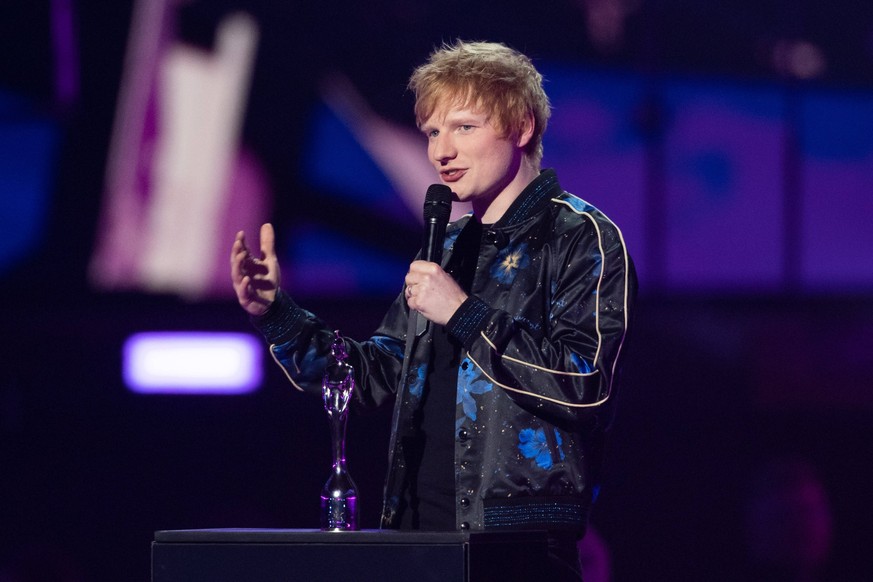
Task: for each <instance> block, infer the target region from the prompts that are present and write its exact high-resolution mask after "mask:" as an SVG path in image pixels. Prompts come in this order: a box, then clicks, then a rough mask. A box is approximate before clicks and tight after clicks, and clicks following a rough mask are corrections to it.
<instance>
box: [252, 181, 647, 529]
mask: <svg viewBox="0 0 873 582" xmlns="http://www.w3.org/2000/svg"><path fill="white" fill-rule="evenodd" d="M472 220H475V219H474V218H473V217H472V216H471V215H467V216H464V217H462V218H461V219H460V220H458V221H456V222H454V223H451V224H450V225H449V227H448V228H447V232H446V241H445V246H444V254H443V266H444V268H446V270H450V269H451V265H452V243H453V242H454V241H455V240H456V239H457V237H458V235H459V233H461V231H462V230H463V229H464V228H465V226H466V225H468V224H469V222H470V221H472ZM483 239H484V240H486V241H488V243H487V244H484V245H483V246H482V248H481V249H480V253H479V258H478V264H477V267H476V274H475V276H474V280H473V284H472V289H471V293H470V297H469V298H468V299H467V301H466V302H465V303H464V304H463V305H462V306H461V307H460V308H459V309H458V311H457V312H456V313H455V315H454V316H453V317H452V319H451V320H450V321H449V322H448V323H447V324H446V327H447V329H448V331H449V333H451V334H452V335H453V336H454V337H455V338H456V339H458V340H459V341H460V342H461V343H462V344H463V346H464V350H463V353H462V357H461V363H460V366H459V368H458V376H457V377H458V382H457V399H456V400H457V406H456V415H455V419H456V420H455V427H454V430H455V435H456V438H455V475H456V480H455V488H456V503H455V510H456V511H455V513H456V524H457V528H458V529H459V530H462V531H464V530H470V531H481V530H494V529H545V530H552V531H555V530H564V531H572V532H575V533H576V534H577V535H581V534H582V533H583V532H584V529H585V524H586V522H587V515H588V511H589V509H590V506H591V504H592V503H593V501H594V498H595V497H596V493H597V488H598V486H599V478H600V476H599V470H600V467H601V462H602V455H603V437H604V431H605V430H606V428H607V427H608V425H609V423H610V421H611V418H612V409H613V404H614V401H615V395H616V380H617V375H618V368H619V356H620V354H621V352H622V348H623V346H624V344H625V339H626V334H627V329H628V323H629V320H630V316H631V312H632V308H633V301H634V298H635V296H636V277H635V273H634V268H633V264H632V261H631V259H630V256H629V254H628V252H627V249H626V247H625V243H624V239H623V238H622V235H621V232H620V231H619V229H618V228H617V227H616V226H615V224H613V223H612V222H611V221H610V220H609V219H608V218H607V217H606V216H605V215H604V214H602V213H601V212H600V211H599V210H597V209H596V208H594V207H593V206H591V205H590V204H588V203H586V202H584V201H583V200H581V199H579V198H577V197H575V196H573V195H571V194H569V193H567V192H564V191H563V190H562V189H561V187H560V185H559V184H558V179H557V176H556V174H555V172H554V171H552V170H546V171H544V172H542V173H541V174H540V176H539V177H538V178H537V179H536V180H534V181H533V182H532V183H531V184H529V185H528V186H527V188H525V190H524V191H523V192H522V193H521V195H520V196H519V197H518V199H517V200H516V201H515V202H514V203H513V205H512V206H511V207H510V208H509V209H508V210H507V212H506V213H505V214H504V216H503V217H502V218H501V219H500V220H499V221H498V222H497V223H496V224H494V225H492V226H491V227H490V229H489V230H488V232H486V233H485V234H484V237H483ZM408 320H409V308H408V306H407V305H406V301H405V298H404V294H403V293H401V294H400V295H399V296H398V298H397V299H396V300H395V301H394V303H393V304H392V306H391V308H390V309H389V310H388V313H387V314H386V315H385V317H384V319H383V321H382V324H381V325H380V327H379V329H378V330H377V331H376V333H375V334H374V335H373V336H372V337H371V338H370V339H368V340H366V341H363V342H356V341H353V340H351V339H348V338H345V343H346V346H347V348H348V351H349V353H350V358H351V359H350V363H351V364H352V366H354V369H355V377H356V392H355V395H354V403H355V405H356V406H364V407H375V406H380V405H383V404H387V403H390V402H392V401H393V402H394V413H393V418H392V423H393V426H392V432H391V440H390V450H389V463H390V465H389V469H388V475H387V479H386V484H385V498H384V509H383V514H382V527H386V528H390V527H397V525H398V523H399V521H400V519H399V518H400V516H399V514H398V510H399V507H400V499H401V498H402V495H403V488H404V487H405V486H406V477H407V475H406V463H405V461H404V452H403V447H402V443H403V440H404V438H403V437H404V436H405V435H406V434H408V432H409V431H413V430H415V429H414V426H413V422H412V418H413V413H414V412H415V411H416V410H417V408H418V407H419V405H420V404H421V397H422V393H423V389H424V386H423V384H424V379H425V378H426V377H427V369H426V365H427V364H426V363H427V362H428V361H429V357H428V356H429V349H430V344H431V341H430V334H431V326H428V328H427V331H425V333H424V334H423V335H422V336H420V337H417V338H414V339H413V340H411V343H410V346H409V349H410V350H411V352H410V357H409V358H404V349H405V348H406V336H407V327H408ZM253 323H254V325H255V326H256V327H257V328H258V329H259V330H260V331H261V332H262V333H263V334H264V336H265V337H266V339H267V341H269V342H270V343H271V351H272V354H273V356H274V358H275V359H276V361H277V362H278V363H279V364H280V365H281V366H282V367H283V369H284V370H285V372H286V374H287V376H288V378H289V379H290V380H291V382H292V384H293V385H294V386H295V387H297V388H298V389H300V390H303V391H306V392H310V393H312V394H317V395H321V381H322V374H323V371H324V367H325V364H326V362H327V357H328V355H329V354H330V344H331V342H332V340H333V331H332V328H330V327H328V326H327V325H325V324H324V323H323V322H322V321H321V320H320V319H318V318H317V317H315V316H314V315H313V314H311V313H309V312H308V311H306V310H304V309H302V308H300V307H298V306H297V305H296V304H295V303H294V302H293V301H292V300H291V298H290V297H289V296H288V295H286V294H285V293H283V292H280V293H279V296H278V298H277V300H276V301H275V302H274V304H273V305H272V306H271V308H270V309H269V310H268V311H267V313H266V314H264V315H263V316H261V317H258V318H253ZM401 380H402V381H401Z"/></svg>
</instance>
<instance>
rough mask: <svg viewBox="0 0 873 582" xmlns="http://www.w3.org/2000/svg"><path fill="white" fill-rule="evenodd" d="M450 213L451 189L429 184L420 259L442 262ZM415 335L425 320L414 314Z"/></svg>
mask: <svg viewBox="0 0 873 582" xmlns="http://www.w3.org/2000/svg"><path fill="white" fill-rule="evenodd" d="M451 213H452V189H451V188H449V187H448V186H446V185H445V184H431V185H430V186H429V187H428V189H427V194H425V195H424V241H423V243H422V247H421V258H422V259H423V260H425V261H429V262H431V263H436V264H437V265H439V264H440V262H442V260H443V241H444V240H445V238H446V225H447V224H448V223H449V215H450V214H451ZM413 317H415V318H416V322H415V335H417V336H419V335H421V334H423V333H424V330H425V329H427V319H426V318H424V317H422V316H421V314H419V313H418V312H415V313H414V314H413Z"/></svg>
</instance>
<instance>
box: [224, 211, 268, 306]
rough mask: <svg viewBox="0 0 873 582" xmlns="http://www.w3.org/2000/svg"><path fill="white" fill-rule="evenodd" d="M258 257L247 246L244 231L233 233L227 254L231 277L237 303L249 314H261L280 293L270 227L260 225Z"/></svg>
mask: <svg viewBox="0 0 873 582" xmlns="http://www.w3.org/2000/svg"><path fill="white" fill-rule="evenodd" d="M259 254H260V257H255V256H254V255H252V254H251V253H250V252H249V249H248V247H246V235H245V232H243V231H239V232H238V233H236V240H234V241H233V247H232V248H231V251H230V276H231V279H232V280H233V289H234V291H236V298H237V299H238V300H239V304H240V305H241V306H242V308H243V309H245V310H246V311H247V312H248V313H249V314H250V315H263V314H264V313H265V312H266V311H267V309H269V308H270V305H272V303H273V301H275V300H276V293H277V292H278V290H279V280H280V273H279V260H278V259H277V258H276V234H275V232H273V225H272V224H264V225H262V226H261V251H260V253H259Z"/></svg>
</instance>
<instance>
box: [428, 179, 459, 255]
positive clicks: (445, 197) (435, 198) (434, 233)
mask: <svg viewBox="0 0 873 582" xmlns="http://www.w3.org/2000/svg"><path fill="white" fill-rule="evenodd" d="M451 213H452V189H451V188H449V187H448V186H446V185H444V184H431V186H430V187H429V188H428V189H427V194H425V195H424V241H423V243H422V245H421V248H422V252H421V258H422V259H423V260H425V261H430V262H431V263H436V264H439V263H440V261H442V258H443V240H444V239H445V238H446V225H447V224H448V223H449V215H450V214H451Z"/></svg>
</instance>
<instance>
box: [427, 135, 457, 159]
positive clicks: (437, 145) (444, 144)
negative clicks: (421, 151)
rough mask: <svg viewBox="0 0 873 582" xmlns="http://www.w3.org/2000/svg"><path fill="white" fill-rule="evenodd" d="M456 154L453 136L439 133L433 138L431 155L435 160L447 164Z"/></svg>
mask: <svg viewBox="0 0 873 582" xmlns="http://www.w3.org/2000/svg"><path fill="white" fill-rule="evenodd" d="M456 154H457V151H456V150H455V146H454V143H453V142H452V139H451V136H448V135H438V136H437V137H435V138H434V139H433V142H432V143H431V155H432V156H433V159H434V160H435V161H437V162H440V163H442V164H445V163H447V162H448V161H449V160H451V159H453V158H454V157H455V155H456Z"/></svg>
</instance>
